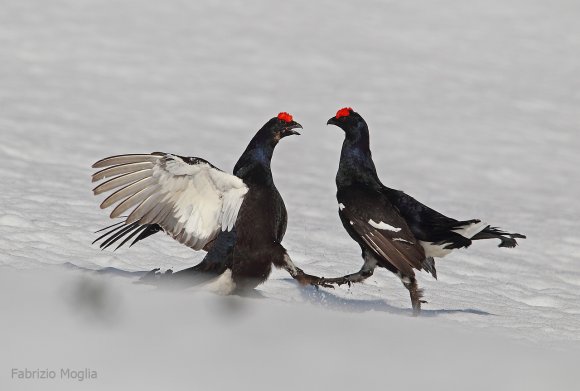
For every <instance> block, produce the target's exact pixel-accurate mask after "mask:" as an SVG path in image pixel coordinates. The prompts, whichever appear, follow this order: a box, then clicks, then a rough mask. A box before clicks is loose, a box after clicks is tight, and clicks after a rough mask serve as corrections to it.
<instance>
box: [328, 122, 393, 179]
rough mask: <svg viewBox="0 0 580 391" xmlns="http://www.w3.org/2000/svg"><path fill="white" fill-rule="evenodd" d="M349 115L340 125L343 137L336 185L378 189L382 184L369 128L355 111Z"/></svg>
mask: <svg viewBox="0 0 580 391" xmlns="http://www.w3.org/2000/svg"><path fill="white" fill-rule="evenodd" d="M349 117H350V118H347V119H345V120H344V122H343V123H342V124H341V125H340V127H341V128H342V129H343V130H344V133H345V138H344V142H343V143H342V150H341V153H340V163H339V166H338V172H337V174H336V185H337V187H338V188H341V187H347V186H352V185H363V186H371V187H376V188H377V189H380V187H381V186H382V185H381V183H380V180H379V179H378V176H377V171H376V168H375V163H374V162H373V158H372V155H371V150H370V145H369V128H368V126H367V124H366V122H365V120H364V119H363V118H362V117H361V116H360V115H358V114H357V113H354V112H352V113H351V115H350V116H349Z"/></svg>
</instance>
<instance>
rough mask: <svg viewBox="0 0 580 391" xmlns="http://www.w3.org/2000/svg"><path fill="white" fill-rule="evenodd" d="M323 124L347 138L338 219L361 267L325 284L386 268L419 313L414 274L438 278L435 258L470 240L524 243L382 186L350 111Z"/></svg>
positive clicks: (364, 134)
mask: <svg viewBox="0 0 580 391" xmlns="http://www.w3.org/2000/svg"><path fill="white" fill-rule="evenodd" d="M327 124H329V125H336V126H338V127H340V128H341V129H342V130H344V133H345V139H344V143H343V144H342V151H341V155H340V163H339V167H338V173H337V174H336V186H337V193H336V197H337V199H338V207H339V211H338V214H339V216H340V220H341V221H342V224H343V225H344V228H345V229H346V230H347V232H348V233H349V235H350V236H351V237H352V238H353V239H354V240H355V241H356V242H357V243H358V244H359V245H360V247H361V249H362V257H363V259H364V264H363V266H362V268H361V270H360V271H359V272H357V273H354V274H349V275H346V276H343V277H339V278H326V279H324V282H326V283H336V284H339V285H340V284H349V285H350V284H351V283H354V282H360V281H363V280H364V279H366V278H368V277H370V276H371V275H372V274H373V271H374V269H375V267H377V266H380V267H384V268H386V269H388V270H390V271H391V272H393V273H395V274H396V275H397V276H398V277H399V278H400V279H401V281H402V282H403V284H404V285H405V287H406V288H407V289H408V290H409V293H410V295H411V303H412V305H413V310H414V313H415V314H418V313H419V312H420V310H421V303H424V301H422V300H421V297H422V291H421V289H419V287H418V286H417V280H416V278H415V272H414V270H413V269H417V270H422V269H424V270H425V271H427V272H428V273H430V274H431V275H432V276H433V277H434V278H437V273H436V270H435V261H434V259H433V257H443V256H445V255H447V254H449V253H450V252H451V251H452V250H454V249H457V248H463V247H469V246H470V245H471V242H472V241H473V240H479V239H499V240H500V244H499V247H515V246H516V245H517V242H516V240H515V238H525V236H524V235H520V234H517V233H513V234H512V233H507V232H504V231H501V230H500V229H498V228H495V227H491V226H489V225H487V224H486V223H483V222H481V221H480V220H475V219H474V220H465V221H458V220H455V219H453V218H450V217H447V216H444V215H443V214H441V213H439V212H437V211H435V210H433V209H431V208H429V207H427V206H425V205H423V204H422V203H420V202H419V201H417V200H415V199H414V198H413V197H411V196H408V195H407V194H405V193H404V192H402V191H400V190H395V189H390V188H388V187H386V186H384V185H383V184H382V183H381V181H380V179H379V178H378V176H377V171H376V169H375V164H374V163H373V159H372V156H371V151H370V148H369V129H368V127H367V124H366V122H365V121H364V119H363V118H362V117H361V116H360V115H359V114H358V113H356V112H354V111H353V110H352V109H351V108H344V109H341V110H339V111H338V112H337V113H336V116H334V117H332V118H331V119H329V120H328V123H327Z"/></svg>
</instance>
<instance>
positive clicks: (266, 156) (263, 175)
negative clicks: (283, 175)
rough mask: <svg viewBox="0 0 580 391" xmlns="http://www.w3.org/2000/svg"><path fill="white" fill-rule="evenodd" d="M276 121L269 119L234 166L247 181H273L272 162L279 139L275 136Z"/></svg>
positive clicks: (266, 182)
mask: <svg viewBox="0 0 580 391" xmlns="http://www.w3.org/2000/svg"><path fill="white" fill-rule="evenodd" d="M274 123H275V120H274V119H272V120H270V121H268V122H267V123H266V124H265V125H264V126H263V127H262V128H261V129H260V130H259V131H258V132H257V133H256V135H255V136H254V138H252V140H251V141H250V143H249V144H248V146H247V148H246V150H245V151H244V153H243V154H242V156H240V159H239V160H238V162H237V163H236V165H235V167H234V175H235V176H237V177H238V178H241V179H243V180H244V182H246V183H254V184H272V183H273V179H272V170H271V168H270V163H271V161H272V155H273V154H274V148H275V147H276V145H277V144H278V141H279V140H278V139H277V138H276V137H275V136H274V132H273V126H274Z"/></svg>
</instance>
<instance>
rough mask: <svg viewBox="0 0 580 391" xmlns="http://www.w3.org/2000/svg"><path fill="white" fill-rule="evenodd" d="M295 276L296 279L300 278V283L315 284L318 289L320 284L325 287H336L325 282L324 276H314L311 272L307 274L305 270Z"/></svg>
mask: <svg viewBox="0 0 580 391" xmlns="http://www.w3.org/2000/svg"><path fill="white" fill-rule="evenodd" d="M295 278H296V280H298V282H299V283H300V285H314V287H316V289H318V287H319V286H322V287H324V288H334V286H332V285H330V284H328V283H327V282H325V278H324V277H317V276H312V275H310V274H306V273H304V272H301V273H298V274H297V275H296V277H295Z"/></svg>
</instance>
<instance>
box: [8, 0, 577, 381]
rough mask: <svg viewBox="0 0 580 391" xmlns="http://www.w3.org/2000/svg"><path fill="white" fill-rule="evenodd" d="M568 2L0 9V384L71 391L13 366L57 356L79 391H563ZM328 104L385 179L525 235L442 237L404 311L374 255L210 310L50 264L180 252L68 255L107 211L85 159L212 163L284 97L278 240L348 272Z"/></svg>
mask: <svg viewBox="0 0 580 391" xmlns="http://www.w3.org/2000/svg"><path fill="white" fill-rule="evenodd" d="M578 16H580V3H578V2H577V1H572V0H570V1H567V0H555V1H540V0H501V1H500V0H490V1H486V2H473V1H462V0H439V1H436V2H433V1H427V0H418V1H406V2H395V1H359V2H349V3H346V2H345V3H339V2H333V1H326V0H319V1H292V2H272V1H265V0H256V1H253V0H251V1H230V2H227V3H218V2H212V1H206V0H203V1H195V2H187V1H183V0H181V1H180V0H166V1H162V2H161V1H152V0H149V1H145V0H116V1H112V0H100V1H97V0H68V1H65V0H53V1H51V2H50V4H49V3H48V2H44V1H41V0H2V1H1V2H0V135H1V138H0V140H1V143H0V181H1V182H0V186H1V191H0V266H1V267H2V272H1V273H0V279H1V283H0V304H1V306H0V308H1V313H2V318H1V321H0V346H1V353H0V389H2V390H5V389H8V390H12V389H26V390H30V389H66V388H71V389H79V388H80V386H79V384H77V383H76V382H70V381H68V382H65V381H58V382H54V383H42V382H40V381H18V380H14V379H11V374H10V371H11V368H14V367H17V368H24V367H28V368H33V369H35V368H47V367H48V368H60V367H62V366H72V367H74V368H81V369H82V368H85V367H92V368H94V369H96V370H98V371H99V379H98V380H97V381H93V382H86V381H85V382H83V383H80V384H82V388H87V389H91V388H92V389H122V387H125V388H124V389H128V388H127V387H129V388H134V389H159V388H160V387H162V386H163V385H164V384H165V385H171V388H172V389H185V388H188V389H192V388H193V389H208V390H209V389H225V387H226V386H228V385H230V386H233V385H236V384H237V387H242V388H243V389H246V388H250V387H252V388H256V389H260V388H264V389H266V388H267V389H272V388H275V389H292V388H298V387H300V388H309V387H310V386H312V387H318V388H320V387H324V388H335V389H352V388H353V387H360V388H369V389H378V388H381V389H385V388H394V387H397V386H405V387H406V388H409V389H413V388H416V387H419V386H429V387H430V389H457V388H466V387H467V388H469V389H487V390H489V389H548V388H550V389H558V390H564V389H574V387H573V383H572V376H573V375H574V374H575V372H574V369H575V368H576V367H577V363H578V359H579V358H580V357H579V356H580V355H579V354H578V352H579V348H580V300H579V299H580V295H579V294H578V291H579V289H580V263H579V262H580V236H579V235H578V230H579V228H580V225H579V223H578V216H580V205H579V203H578V202H577V200H578V197H579V196H580V182H579V181H578V174H577V172H578V168H577V167H578V166H579V163H580V157H579V154H578V150H579V149H580V137H579V130H578V126H579V125H578V124H579V123H580V110H578V107H580V77H579V76H580V75H579V72H578V70H579V69H580V51H579V50H578V48H579V47H580V46H579V45H580V25H579V24H578V22H577V21H578ZM343 106H352V107H353V108H354V109H355V110H357V111H358V112H360V113H361V114H362V115H363V116H364V117H365V118H366V120H367V122H368V123H369V126H370V128H371V144H372V145H371V147H372V149H373V152H374V159H375V163H376V165H377V168H378V170H379V174H380V176H381V178H382V179H383V182H384V183H385V184H387V185H388V186H391V187H395V188H400V189H403V190H405V191H406V192H408V193H409V194H411V195H413V196H415V197H416V198H418V199H419V200H421V201H422V202H425V203H426V204H428V205H430V206H432V207H434V208H436V209H438V210H440V211H441V212H443V213H446V214H448V215H450V216H453V217H456V218H459V219H471V218H479V219H481V220H483V221H487V222H489V223H490V224H492V225H497V226H499V227H501V228H504V229H506V230H509V231H512V232H521V233H524V234H527V235H528V239H527V240H522V241H520V243H521V244H520V246H519V247H518V248H516V249H499V248H497V247H496V245H497V243H492V242H491V241H488V242H483V243H481V242H480V243H476V244H475V245H473V246H472V247H471V248H470V249H468V250H464V251H458V252H454V253H452V254H450V255H448V256H447V257H446V258H445V259H442V260H439V261H438V262H437V269H438V275H439V280H438V281H435V280H432V279H431V278H430V276H428V275H427V274H425V273H421V274H420V275H419V281H420V285H421V286H422V287H423V288H425V293H426V299H427V300H428V301H429V303H428V304H426V305H424V311H423V316H422V317H421V318H418V319H416V318H411V317H410V316H409V315H410V314H411V310H410V300H409V298H408V294H407V291H406V290H405V289H404V288H403V287H402V285H401V283H400V281H399V280H398V279H397V278H396V277H395V276H394V275H391V274H390V273H388V272H385V271H380V270H379V271H377V272H376V273H375V274H374V276H373V277H371V278H370V279H369V280H367V282H366V283H365V284H359V285H356V286H353V287H352V288H347V287H340V288H337V289H334V290H329V289H321V290H320V291H316V290H315V289H313V288H300V287H299V286H297V284H296V283H295V282H294V281H292V280H291V279H289V277H288V276H287V274H285V273H284V272H282V271H276V272H274V273H273V274H272V277H271V279H270V280H268V281H267V282H266V283H265V284H264V285H262V286H260V287H259V293H260V294H261V295H262V296H263V297H264V299H262V300H258V299H256V300H253V299H240V298H228V299H224V300H223V301H222V300H221V299H219V298H216V297H214V296H212V295H209V294H206V293H203V292H196V293H192V292H159V291H157V290H152V289H151V288H150V287H144V286H141V285H135V284H132V283H131V282H132V280H133V279H134V278H133V277H130V276H129V277H126V276H115V277H110V276H109V277H108V275H99V276H92V277H91V276H90V274H87V273H85V272H80V271H78V270H74V269H73V270H71V269H70V268H69V269H66V268H62V267H57V265H63V264H65V263H71V264H74V265H77V266H79V267H81V268H88V269H101V268H104V267H112V268H117V269H122V270H128V271H137V270H149V269H151V268H154V267H162V268H173V269H174V270H177V269H181V268H184V267H187V266H190V265H192V264H194V263H196V262H198V261H199V260H201V258H202V257H203V253H193V252H192V251H191V250H189V249H187V248H185V247H183V246H181V245H179V244H178V243H176V242H174V241H172V240H171V239H170V238H168V237H162V236H161V235H156V236H154V237H153V238H151V239H148V240H147V241H146V242H145V243H142V244H139V245H137V246H135V247H133V248H131V249H124V250H119V251H118V252H110V251H104V252H100V251H99V250H98V249H97V248H96V247H94V246H90V242H91V241H92V240H93V239H94V238H95V236H94V234H93V233H92V232H93V231H95V230H97V229H100V228H102V227H104V226H105V225H108V224H109V223H110V220H109V219H108V218H107V214H106V213H105V212H103V211H100V210H99V208H98V204H99V201H100V198H99V199H97V198H95V197H93V196H92V193H91V189H92V184H91V183H90V179H89V178H90V174H91V173H92V170H91V169H90V165H91V164H92V163H93V162H94V161H96V160H98V159H100V158H102V157H105V156H109V155H112V154H121V153H138V152H153V151H164V152H170V153H176V154H180V155H189V156H200V157H203V158H205V159H207V160H209V161H210V162H212V163H213V164H215V165H216V166H218V167H220V168H222V169H224V170H227V171H231V169H232V168H233V165H234V163H235V161H236V160H237V158H238V156H239V155H240V153H241V152H242V151H243V149H244V148H245V146H246V144H247V142H248V141H249V139H250V137H251V136H252V135H253V134H254V132H255V131H256V130H257V129H258V128H259V127H260V126H261V125H262V124H263V123H264V122H266V120H268V119H269V118H270V117H272V116H274V115H276V114H277V113H278V112H280V111H288V112H290V113H292V114H293V115H294V117H295V119H296V120H297V121H298V122H300V123H301V124H302V125H303V126H304V131H303V132H301V133H302V136H300V137H292V138H288V139H284V140H283V141H282V143H281V145H280V146H279V147H278V149H277V151H276V156H275V157H274V162H273V170H274V175H275V181H276V184H277V186H278V188H279V190H280V192H281V194H282V196H283V197H284V200H285V202H286V206H287V208H288V212H289V224H288V232H287V235H286V237H285V240H284V245H285V246H286V248H287V249H288V250H289V252H290V254H291V256H292V258H293V260H294V261H295V263H297V265H298V266H300V267H301V268H303V269H304V270H306V271H307V272H310V273H314V274H320V275H324V276H328V277H334V276H338V275H342V274H343V273H346V272H354V271H356V270H358V269H359V268H360V266H361V265H362V259H361V258H360V253H359V249H358V247H357V245H356V244H355V243H354V242H353V241H352V240H351V239H350V238H349V237H348V235H347V234H346V232H344V230H343V228H342V226H341V224H340V221H339V218H338V214H337V203H336V199H335V185H334V174H335V172H336V168H337V163H338V157H339V151H340V145H341V143H342V134H341V131H340V130H339V129H338V128H336V127H329V126H326V125H325V123H326V121H327V119H328V118H330V117H331V116H332V115H333V114H334V113H335V112H336V110H337V109H339V108H341V107H343ZM95 286H96V287H97V288H95V289H96V291H97V292H101V293H98V294H94V292H93V291H94V289H93V288H94V287H95ZM87 287H88V288H87ZM87 289H88V290H89V292H93V293H90V294H87V293H86V292H85V291H86V290H87ZM102 295H104V296H105V297H106V298H107V299H103V300H105V301H104V303H105V304H102V302H101V301H100V299H99V300H96V302H97V304H95V299H94V297H97V298H99V297H102ZM85 296H87V297H88V298H84V299H83V297H85ZM79 300H80V301H79ZM220 303H222V304H224V303H225V304H224V305H221V304H220ZM103 306H104V307H103ZM103 308H105V309H103ZM238 309H241V310H238ZM231 313H232V314H231ZM262 365H264V366H265V367H266V368H267V373H265V374H263V375H262V374H260V372H259V371H260V367H261V366H262Z"/></svg>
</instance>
